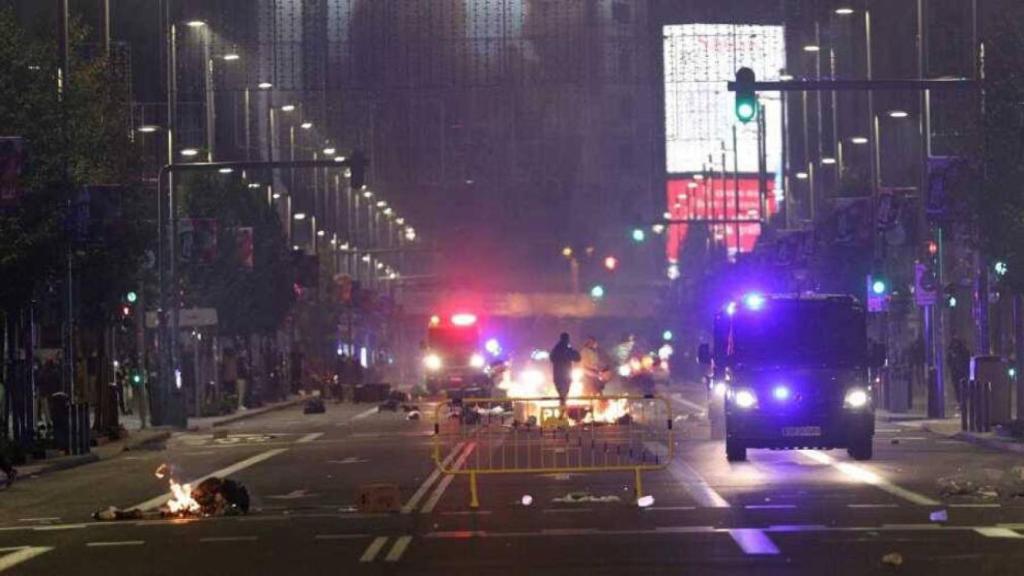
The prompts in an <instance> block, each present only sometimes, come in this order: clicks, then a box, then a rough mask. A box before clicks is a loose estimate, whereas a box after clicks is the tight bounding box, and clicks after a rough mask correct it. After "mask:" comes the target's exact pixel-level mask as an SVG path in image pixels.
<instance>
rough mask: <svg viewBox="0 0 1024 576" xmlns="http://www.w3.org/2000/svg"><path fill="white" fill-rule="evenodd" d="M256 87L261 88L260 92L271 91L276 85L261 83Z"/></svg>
mask: <svg viewBox="0 0 1024 576" xmlns="http://www.w3.org/2000/svg"><path fill="white" fill-rule="evenodd" d="M256 87H257V88H259V89H260V90H270V89H271V88H273V87H274V85H273V84H271V83H270V82H260V83H259V84H257V85H256Z"/></svg>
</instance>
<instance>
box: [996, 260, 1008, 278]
mask: <svg viewBox="0 0 1024 576" xmlns="http://www.w3.org/2000/svg"><path fill="white" fill-rule="evenodd" d="M993 268H994V269H995V271H996V276H1006V272H1007V271H1009V267H1008V266H1007V265H1006V262H1004V261H1002V260H999V261H997V262H996V264H995V266H994V267H993Z"/></svg>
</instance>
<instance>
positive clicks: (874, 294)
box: [867, 274, 890, 312]
mask: <svg viewBox="0 0 1024 576" xmlns="http://www.w3.org/2000/svg"><path fill="white" fill-rule="evenodd" d="M889 288H890V287H889V281H888V280H887V279H886V278H885V276H882V275H880V274H868V277H867V293H868V312H884V311H886V310H887V309H888V308H889Z"/></svg>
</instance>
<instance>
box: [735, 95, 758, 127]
mask: <svg viewBox="0 0 1024 576" xmlns="http://www.w3.org/2000/svg"><path fill="white" fill-rule="evenodd" d="M756 115H757V107H756V106H754V103H753V102H750V101H748V100H738V101H737V102H736V118H737V119H739V121H740V122H743V123H744V124H746V123H747V122H750V121H751V120H753V119H754V116H756Z"/></svg>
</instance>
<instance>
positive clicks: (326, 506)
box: [0, 395, 1024, 575]
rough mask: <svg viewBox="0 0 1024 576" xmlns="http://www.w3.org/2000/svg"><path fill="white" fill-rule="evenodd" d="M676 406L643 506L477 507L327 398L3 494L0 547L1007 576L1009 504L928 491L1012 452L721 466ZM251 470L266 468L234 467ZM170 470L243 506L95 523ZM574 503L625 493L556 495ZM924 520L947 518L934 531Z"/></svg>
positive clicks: (417, 448) (426, 434)
mask: <svg viewBox="0 0 1024 576" xmlns="http://www.w3.org/2000/svg"><path fill="white" fill-rule="evenodd" d="M680 398H681V399H680ZM673 405H674V407H675V410H677V411H678V415H679V416H682V418H680V419H679V422H680V426H679V427H678V438H677V441H678V442H679V457H678V458H677V459H676V460H675V461H674V462H672V464H671V465H670V466H669V468H668V469H667V470H666V471H664V472H659V473H652V474H650V475H649V477H648V478H646V479H645V485H646V486H647V487H648V488H647V491H648V492H649V493H650V494H651V495H653V496H654V498H655V502H654V504H653V505H652V506H650V507H648V508H646V509H640V508H638V507H637V506H636V505H635V504H634V503H633V502H632V501H631V492H632V486H631V478H630V477H629V475H628V474H621V475H617V476H616V475H600V476H599V475H582V474H580V475H576V474H572V475H565V476H559V475H547V476H514V477H507V478H495V479H488V480H485V481H483V482H482V483H481V485H480V498H481V505H480V508H479V509H478V510H476V511H472V510H470V508H469V506H468V503H469V500H468V498H469V497H468V487H467V485H466V484H467V482H466V480H465V479H462V478H460V479H457V480H455V481H454V482H451V483H449V482H447V481H445V480H444V477H441V478H439V477H438V475H437V474H434V473H433V470H434V465H433V463H432V461H431V460H430V442H431V435H432V427H431V425H430V424H429V423H427V422H423V421H418V422H417V421H408V420H406V419H405V417H404V416H403V415H402V414H401V413H399V414H395V413H390V412H386V413H376V410H375V409H371V411H369V412H368V411H367V410H366V408H365V407H364V406H363V405H355V406H352V405H337V406H335V405H332V406H330V409H329V410H328V412H327V413H326V414H323V415H315V416H303V415H302V414H301V412H300V411H299V409H297V408H290V409H286V410H281V411H277V412H272V413H268V414H266V415H264V416H260V417H256V418H253V419H249V420H246V421H244V422H240V423H238V424H235V425H232V426H230V427H228V428H227V432H228V435H227V438H226V439H225V441H223V442H217V441H214V440H213V439H212V437H211V435H210V434H202V433H181V434H176V435H175V436H173V437H172V438H171V439H170V440H169V441H168V442H167V444H166V447H164V446H160V447H153V448H152V449H149V450H141V451H137V452H130V453H126V454H125V455H123V456H121V457H118V458H116V459H113V460H110V461H107V462H101V463H98V464H93V465H90V466H86V467H82V468H79V469H76V470H69V471H65V472H58V473H55V474H53V475H52V476H45V477H41V478H39V479H30V480H26V481H24V482H23V483H20V484H18V485H16V486H15V487H13V488H12V489H10V490H9V491H7V492H4V493H3V498H4V505H3V507H2V511H0V522H2V526H0V549H3V550H4V553H5V554H8V555H10V554H12V553H14V552H13V551H14V550H15V549H17V548H21V547H31V548H30V549H32V550H40V551H43V552H42V553H41V554H40V555H38V556H36V557H35V558H33V559H32V560H30V561H27V562H25V563H23V564H18V565H17V566H16V567H13V568H9V572H10V573H12V574H61V573H67V572H69V571H71V570H74V571H75V573H80V574H110V573H114V574H121V573H146V574H179V573H182V572H188V573H201V574H225V575H231V574H254V573H255V574H268V573H274V572H283V573H304V574H327V573H332V574H336V573H338V572H347V571H353V570H355V571H357V573H368V574H374V573H394V571H395V570H397V571H398V573H403V574H470V573H485V574H517V573H522V572H523V571H529V572H530V573H538V574H552V575H555V574H637V573H655V574H669V573H672V574H679V573H683V574H686V573H700V574H735V573H741V572H744V571H746V570H757V573H759V574H887V573H907V574H1012V573H1014V572H1015V570H1016V567H1017V566H1019V565H1020V563H1021V562H1022V561H1024V549H1022V547H1021V545H1020V541H1019V540H1020V538H1022V537H1024V504H1022V503H1021V502H1020V501H1019V499H1014V498H1007V497H1001V496H1000V497H979V496H959V497H958V496H947V495H943V494H942V493H941V485H940V483H939V482H938V481H937V478H940V477H946V476H954V475H956V474H958V473H959V474H963V473H965V472H968V471H971V470H997V471H1003V472H1005V471H1007V470H1008V468H1009V467H1011V466H1014V465H1016V464H1017V463H1019V462H1020V458H1019V456H1018V457H1011V456H1008V455H1005V454H1000V453H998V452H994V451H990V450H985V449H982V448H978V447H975V446H972V445H970V444H967V443H964V442H960V441H956V440H950V439H946V438H944V437H943V436H939V435H935V434H931V433H928V432H921V431H920V430H915V429H914V428H913V427H907V426H901V425H900V424H899V423H892V424H889V423H885V424H880V427H879V430H878V436H877V437H876V439H875V442H876V456H875V460H874V461H872V462H871V463H869V464H851V463H850V460H849V459H848V458H847V457H846V456H845V455H840V454H838V453H836V452H835V451H833V452H814V453H804V452H758V453H754V454H752V456H751V458H750V461H749V462H747V463H741V464H728V463H727V462H725V460H724V458H722V446H721V442H714V441H710V440H708V427H707V425H706V421H703V420H702V419H699V420H696V421H694V422H690V420H691V419H688V418H686V416H688V415H689V414H694V413H696V411H697V407H698V406H699V405H697V404H696V403H695V402H693V401H688V400H687V397H686V395H683V396H680V397H679V398H675V399H674V400H673ZM424 408H425V406H424ZM702 422H703V424H702ZM235 438H238V439H239V440H238V441H237V442H229V441H228V440H232V439H235ZM254 458H264V459H263V460H262V461H259V462H255V463H252V464H251V465H248V464H246V463H248V462H252V461H253V459H254ZM166 461H173V462H177V463H178V464H177V465H178V466H180V467H181V468H182V469H183V471H184V473H187V475H188V477H199V476H202V475H205V474H209V473H212V472H214V471H216V470H220V469H223V468H225V467H229V466H236V467H237V468H240V469H239V470H238V471H237V472H235V473H234V474H233V475H232V476H233V477H234V478H237V479H239V480H240V481H241V482H243V483H244V484H246V485H247V486H248V487H249V489H250V491H251V493H252V495H253V510H252V511H251V512H250V514H249V515H248V516H242V517H227V518H209V519H201V520H190V521H183V520H148V521H128V522H121V523H96V522H93V521H91V519H90V517H89V515H90V514H91V513H92V512H93V511H94V510H96V509H98V508H100V507H104V506H106V505H116V506H122V507H130V506H133V505H137V504H139V503H142V502H145V501H147V500H149V499H151V498H153V497H154V496H157V495H159V494H160V493H161V491H165V490H166V486H165V484H164V483H163V482H162V481H160V480H158V479H156V478H155V477H154V476H153V474H152V471H153V470H154V469H156V467H157V466H159V465H160V464H161V463H162V462H166ZM368 482H392V483H396V484H397V485H398V486H399V487H400V490H401V493H402V498H403V508H402V510H401V512H399V513H392V514H368V513H360V512H358V511H357V510H356V506H355V504H356V502H355V494H356V492H357V489H358V486H359V485H360V484H363V483H368ZM1021 486H1024V482H1022V483H1021ZM576 491H581V492H587V493H589V494H591V495H593V496H616V497H618V499H619V500H618V501H615V502H602V503H575V504H574V503H564V502H563V503H560V502H555V499H556V498H559V497H564V496H565V495H567V494H569V493H571V492H576ZM526 495H529V496H532V498H533V501H532V504H531V505H530V506H528V507H527V506H524V505H523V496H526ZM937 512H939V513H944V514H945V515H946V516H945V517H944V518H943V520H941V521H932V520H930V517H931V516H932V515H933V514H935V513H937ZM888 554H899V555H900V556H901V558H902V566H900V567H899V568H898V570H897V567H895V566H887V565H885V564H883V563H882V558H883V557H884V556H886V555H888ZM4 561H5V559H4V557H0V567H7V566H8V564H5V563H4ZM136 570H138V572H136Z"/></svg>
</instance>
